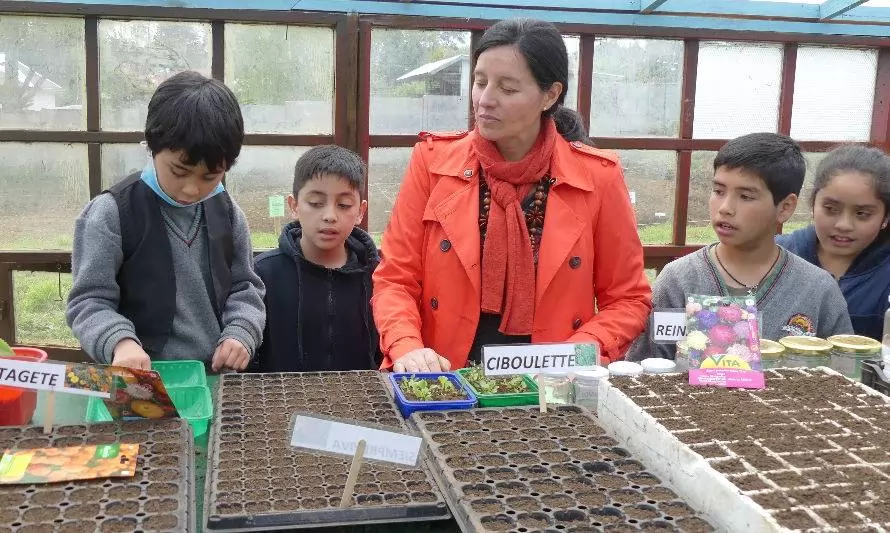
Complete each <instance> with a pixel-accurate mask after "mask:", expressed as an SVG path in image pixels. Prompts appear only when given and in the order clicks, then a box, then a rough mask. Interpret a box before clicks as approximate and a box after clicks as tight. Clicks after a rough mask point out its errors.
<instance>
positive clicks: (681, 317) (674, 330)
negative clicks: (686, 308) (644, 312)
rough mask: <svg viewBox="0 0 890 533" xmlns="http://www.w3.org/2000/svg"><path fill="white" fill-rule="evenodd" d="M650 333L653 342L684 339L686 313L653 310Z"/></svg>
mask: <svg viewBox="0 0 890 533" xmlns="http://www.w3.org/2000/svg"><path fill="white" fill-rule="evenodd" d="M651 333H652V340H653V341H654V342H677V341H681V340H683V339H685V338H686V313H684V312H683V311H654V312H653V313H652V330H651Z"/></svg>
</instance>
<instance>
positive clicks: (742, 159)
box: [714, 133, 807, 205]
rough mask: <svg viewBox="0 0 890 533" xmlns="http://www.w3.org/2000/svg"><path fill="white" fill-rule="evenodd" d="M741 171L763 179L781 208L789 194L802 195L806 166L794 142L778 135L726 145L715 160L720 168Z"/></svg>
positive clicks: (746, 137) (750, 136)
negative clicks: (780, 203) (781, 203)
mask: <svg viewBox="0 0 890 533" xmlns="http://www.w3.org/2000/svg"><path fill="white" fill-rule="evenodd" d="M720 167H726V168H730V169H735V168H738V169H742V170H746V171H748V172H752V173H754V174H756V175H757V176H759V177H760V179H762V180H763V182H764V183H766V188H767V189H769V192H770V193H771V194H772V195H773V203H774V204H775V205H779V202H781V201H782V200H784V199H785V198H786V197H787V196H788V195H789V194H797V195H799V194H800V188H801V187H803V180H804V177H805V176H806V173H807V162H806V160H805V159H804V158H803V154H802V153H800V146H799V145H798V144H797V143H796V142H794V139H792V138H791V137H788V136H786V135H779V134H778V133H751V134H748V135H742V136H741V137H736V138H735V139H733V140H731V141H729V142H728V143H726V144H724V145H723V148H721V149H720V151H719V152H717V157H715V158H714V171H715V172H716V171H717V169H718V168H720Z"/></svg>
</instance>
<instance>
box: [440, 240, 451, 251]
mask: <svg viewBox="0 0 890 533" xmlns="http://www.w3.org/2000/svg"><path fill="white" fill-rule="evenodd" d="M439 249H440V250H442V251H443V252H447V251H448V250H450V249H451V241H449V240H448V239H442V242H440V243H439Z"/></svg>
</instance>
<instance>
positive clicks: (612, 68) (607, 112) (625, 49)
mask: <svg viewBox="0 0 890 533" xmlns="http://www.w3.org/2000/svg"><path fill="white" fill-rule="evenodd" d="M682 81H683V42H682V41H664V40H655V39H626V38H611V37H608V38H602V39H601V38H597V39H596V41H595V42H594V52H593V85H592V92H591V97H590V98H591V102H590V131H591V135H593V136H601V137H611V136H628V137H648V136H656V137H676V136H677V135H679V132H680V99H681V94H682V90H683V88H682Z"/></svg>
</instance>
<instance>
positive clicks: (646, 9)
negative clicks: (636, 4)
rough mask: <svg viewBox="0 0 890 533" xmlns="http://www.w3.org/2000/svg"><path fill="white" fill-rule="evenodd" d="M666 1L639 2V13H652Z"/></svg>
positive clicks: (650, 0)
mask: <svg viewBox="0 0 890 533" xmlns="http://www.w3.org/2000/svg"><path fill="white" fill-rule="evenodd" d="M667 1H668V0H642V2H640V13H642V14H644V15H648V14H649V13H654V12H655V10H656V9H658V8H659V7H661V5H662V4H664V3H665V2H667Z"/></svg>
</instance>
